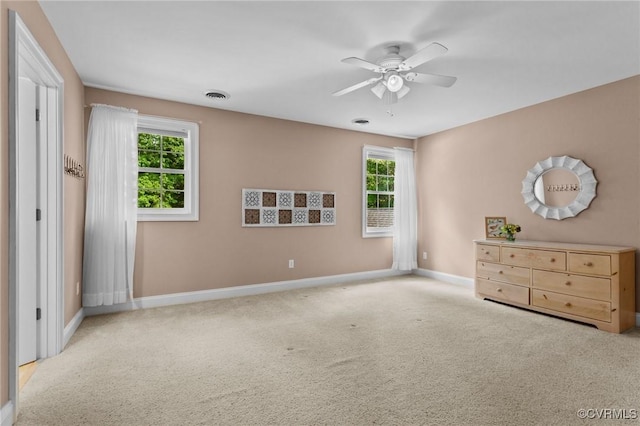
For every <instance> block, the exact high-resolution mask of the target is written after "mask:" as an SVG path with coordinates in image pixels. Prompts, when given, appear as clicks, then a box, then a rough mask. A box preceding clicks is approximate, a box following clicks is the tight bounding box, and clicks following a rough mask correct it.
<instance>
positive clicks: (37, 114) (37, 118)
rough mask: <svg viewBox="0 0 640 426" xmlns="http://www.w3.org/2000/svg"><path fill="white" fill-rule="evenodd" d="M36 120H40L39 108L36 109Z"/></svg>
mask: <svg viewBox="0 0 640 426" xmlns="http://www.w3.org/2000/svg"><path fill="white" fill-rule="evenodd" d="M36 121H40V110H39V109H37V110H36Z"/></svg>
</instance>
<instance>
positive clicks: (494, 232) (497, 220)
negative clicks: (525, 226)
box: [484, 216, 507, 238]
mask: <svg viewBox="0 0 640 426" xmlns="http://www.w3.org/2000/svg"><path fill="white" fill-rule="evenodd" d="M505 223H507V218H506V217H504V216H502V217H495V216H485V218H484V234H485V238H504V235H502V231H501V230H500V228H501V227H502V226H503V225H504V224H505Z"/></svg>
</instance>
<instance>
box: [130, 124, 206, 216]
mask: <svg viewBox="0 0 640 426" xmlns="http://www.w3.org/2000/svg"><path fill="white" fill-rule="evenodd" d="M138 220H143V221H147V220H148V221H154V220H155V221H174V220H175V221H189V220H198V125H197V124H196V123H190V122H186V121H179V120H172V119H169V118H161V117H151V116H144V115H140V116H139V117H138Z"/></svg>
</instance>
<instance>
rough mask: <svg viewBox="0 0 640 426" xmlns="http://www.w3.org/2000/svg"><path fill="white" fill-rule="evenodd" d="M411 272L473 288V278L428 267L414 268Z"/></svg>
mask: <svg viewBox="0 0 640 426" xmlns="http://www.w3.org/2000/svg"><path fill="white" fill-rule="evenodd" d="M413 273H414V274H416V275H420V276H421V277H427V278H433V279H434V280H439V281H444V282H446V283H450V284H455V285H460V286H463V287H466V288H469V289H471V290H473V288H474V281H473V278H467V277H461V276H459V275H452V274H447V273H444V272H437V271H432V270H430V269H420V268H419V269H414V270H413Z"/></svg>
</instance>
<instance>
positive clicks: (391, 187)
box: [387, 177, 395, 192]
mask: <svg viewBox="0 0 640 426" xmlns="http://www.w3.org/2000/svg"><path fill="white" fill-rule="evenodd" d="M387 182H388V183H389V192H393V191H394V188H395V178H392V177H390V178H388V180H387Z"/></svg>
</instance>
